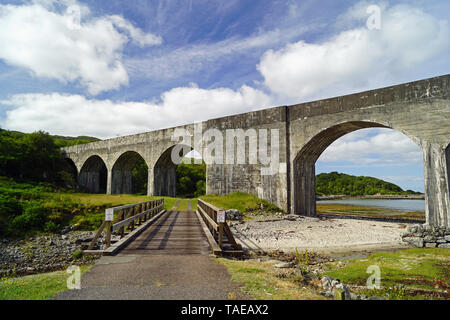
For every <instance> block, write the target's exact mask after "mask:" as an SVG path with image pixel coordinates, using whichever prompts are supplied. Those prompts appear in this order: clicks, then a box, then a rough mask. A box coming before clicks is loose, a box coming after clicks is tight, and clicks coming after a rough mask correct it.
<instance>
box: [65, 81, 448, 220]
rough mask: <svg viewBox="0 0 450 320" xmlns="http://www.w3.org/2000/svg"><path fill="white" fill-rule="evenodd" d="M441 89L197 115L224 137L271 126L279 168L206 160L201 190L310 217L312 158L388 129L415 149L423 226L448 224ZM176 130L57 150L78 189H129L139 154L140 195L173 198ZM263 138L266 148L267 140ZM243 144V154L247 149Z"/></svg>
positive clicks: (390, 90)
mask: <svg viewBox="0 0 450 320" xmlns="http://www.w3.org/2000/svg"><path fill="white" fill-rule="evenodd" d="M449 87H450V75H444V76H439V77H435V78H430V79H425V80H420V81H415V82H410V83H405V84H400V85H396V86H391V87H387V88H382V89H377V90H371V91H366V92H362V93H357V94H351V95H346V96H341V97H335V98H330V99H324V100H319V101H313V102H308V103H302V104H298V105H292V106H280V107H275V108H269V109H264V110H260V111H254V112H249V113H244V114H238V115H232V116H227V117H223V118H218V119H212V120H207V121H204V122H202V123H201V125H202V127H203V130H204V131H206V130H208V129H216V130H219V131H220V132H223V133H224V136H225V131H226V130H227V129H243V130H247V129H251V128H253V129H256V130H258V129H276V130H277V131H278V132H279V141H278V144H279V162H280V168H279V169H280V170H278V171H277V173H275V174H273V175H261V168H262V167H263V165H262V164H260V163H256V164H254V162H253V164H249V162H245V164H207V169H206V185H207V186H206V188H207V193H208V194H228V193H232V192H236V191H242V192H247V193H251V194H254V195H256V196H258V197H260V198H263V199H266V200H269V201H271V202H273V203H276V204H277V205H278V206H280V207H281V208H283V209H284V210H286V211H287V212H291V213H295V214H301V215H306V216H314V215H315V214H316V206H315V162H316V160H317V159H318V157H319V156H320V154H321V153H322V152H323V151H324V150H325V149H326V148H327V147H328V146H329V145H330V144H331V143H333V142H334V141H335V140H336V139H338V138H339V137H341V136H343V135H345V134H347V133H350V132H352V131H355V130H358V129H363V128H372V127H382V128H392V129H395V130H398V131H400V132H402V133H403V134H405V135H406V136H408V137H409V138H411V139H412V140H413V141H414V142H415V143H416V144H418V145H419V146H420V147H421V149H422V150H423V155H424V168H425V172H424V176H425V196H426V198H425V199H426V218H427V224H429V225H433V226H445V227H450V199H449V194H450V188H449V187H450V146H449V144H450V97H449ZM177 128H178V129H186V130H187V131H189V132H194V130H195V125H194V124H188V125H185V126H179V127H176V128H168V129H163V130H156V131H151V132H147V133H141V134H136V135H130V136H125V137H119V138H113V139H108V140H103V141H98V142H93V143H89V144H83V145H76V146H72V147H67V148H64V149H63V154H64V155H65V157H66V158H67V159H68V161H69V162H71V163H72V162H73V163H72V165H73V166H74V167H75V168H76V170H77V177H78V184H79V186H80V188H82V189H84V190H86V191H89V192H93V193H95V192H106V193H108V194H121V193H131V170H132V168H133V167H134V165H135V163H136V161H137V160H138V159H140V158H142V159H144V160H145V162H146V164H147V166H148V168H149V170H148V195H154V196H174V195H175V192H176V190H175V185H176V183H175V181H176V176H175V170H176V165H175V164H174V163H173V162H172V161H171V157H170V154H171V151H172V148H173V147H174V146H175V145H176V144H177V142H174V141H172V136H173V134H174V131H175V129H177ZM241 142H242V141H241ZM243 143H244V144H246V142H245V141H244V142H243ZM268 143H269V148H270V146H271V144H272V141H268ZM249 144H251V143H249ZM238 145H239V143H238V144H236V149H235V150H236V151H235V152H236V156H238V154H237V153H238ZM244 147H245V146H244ZM202 148H204V145H203V146H202ZM240 150H241V151H242V149H240ZM245 150H246V151H245V152H246V157H247V159H248V157H249V156H250V155H249V148H248V147H247V148H245ZM269 150H270V149H269ZM197 151H200V150H197ZM241 151H240V152H241ZM223 157H225V152H224V153H223ZM224 163H225V161H224Z"/></svg>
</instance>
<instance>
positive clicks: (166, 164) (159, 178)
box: [153, 145, 193, 197]
mask: <svg viewBox="0 0 450 320" xmlns="http://www.w3.org/2000/svg"><path fill="white" fill-rule="evenodd" d="M176 146H180V147H181V148H180V151H179V157H180V158H182V157H184V156H185V155H186V154H188V153H189V152H190V151H192V150H193V148H192V147H189V146H187V145H173V146H171V147H169V148H168V149H166V150H165V151H164V152H163V153H162V154H161V156H160V157H159V158H158V160H157V161H156V163H155V166H154V168H153V194H154V195H155V196H168V197H175V196H176V194H177V166H178V163H174V162H173V161H172V150H173V149H174V148H175V147H176Z"/></svg>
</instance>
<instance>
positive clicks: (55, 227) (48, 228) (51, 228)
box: [44, 221, 59, 232]
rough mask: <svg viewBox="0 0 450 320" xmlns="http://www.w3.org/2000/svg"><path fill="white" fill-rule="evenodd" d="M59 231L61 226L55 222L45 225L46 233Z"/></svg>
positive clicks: (48, 222)
mask: <svg viewBox="0 0 450 320" xmlns="http://www.w3.org/2000/svg"><path fill="white" fill-rule="evenodd" d="M58 229H59V226H58V225H57V224H56V223H54V222H53V221H47V222H46V223H45V225H44V231H45V232H55V231H56V230H58Z"/></svg>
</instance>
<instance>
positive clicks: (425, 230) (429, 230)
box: [401, 224, 450, 248]
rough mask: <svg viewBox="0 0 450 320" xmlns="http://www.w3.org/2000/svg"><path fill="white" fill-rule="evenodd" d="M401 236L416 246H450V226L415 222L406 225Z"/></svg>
mask: <svg viewBox="0 0 450 320" xmlns="http://www.w3.org/2000/svg"><path fill="white" fill-rule="evenodd" d="M401 237H402V240H403V241H404V242H406V243H409V244H411V245H413V246H416V247H418V248H424V247H425V248H450V228H445V227H433V226H430V225H426V224H423V225H422V224H415V225H412V226H408V227H407V229H406V232H405V233H403V234H402V235H401Z"/></svg>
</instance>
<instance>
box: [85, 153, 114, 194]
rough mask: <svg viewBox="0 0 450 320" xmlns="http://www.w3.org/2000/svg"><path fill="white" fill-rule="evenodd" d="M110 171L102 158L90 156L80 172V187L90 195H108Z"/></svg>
mask: <svg viewBox="0 0 450 320" xmlns="http://www.w3.org/2000/svg"><path fill="white" fill-rule="evenodd" d="M107 179H108V170H107V168H106V164H105V162H104V161H103V159H102V158H100V157H99V156H97V155H93V156H90V157H89V158H88V159H87V160H86V161H85V162H84V164H83V166H82V167H81V170H80V175H79V179H78V185H79V187H80V189H81V190H82V191H85V192H89V193H106V186H107Z"/></svg>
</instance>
